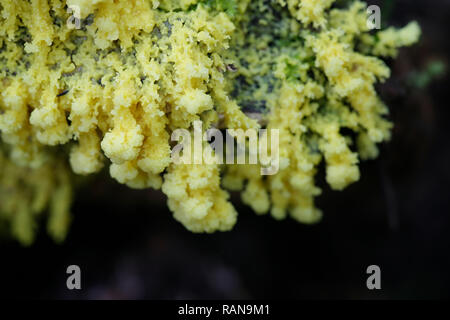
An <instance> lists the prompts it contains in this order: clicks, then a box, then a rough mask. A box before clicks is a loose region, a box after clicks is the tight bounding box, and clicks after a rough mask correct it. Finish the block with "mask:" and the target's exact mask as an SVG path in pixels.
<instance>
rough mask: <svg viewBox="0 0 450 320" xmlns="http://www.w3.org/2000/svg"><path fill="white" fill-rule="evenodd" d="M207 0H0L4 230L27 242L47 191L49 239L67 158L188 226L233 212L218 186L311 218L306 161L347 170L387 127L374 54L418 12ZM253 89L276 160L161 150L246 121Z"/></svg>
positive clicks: (215, 224) (60, 231) (397, 37)
mask: <svg viewBox="0 0 450 320" xmlns="http://www.w3.org/2000/svg"><path fill="white" fill-rule="evenodd" d="M223 1H224V0H222V1H220V0H207V1H198V0H160V1H157V0H115V1H113V0H95V1H92V0H67V1H62V0H30V1H25V0H14V1H12V0H0V26H1V28H0V131H1V140H0V151H1V153H0V221H2V223H5V224H7V225H10V226H11V230H13V233H14V235H15V236H17V237H18V238H19V240H21V241H22V242H24V243H31V242H32V239H33V234H34V232H33V230H34V220H35V218H36V216H37V214H39V213H40V212H45V209H46V208H48V207H49V208H50V209H51V210H50V219H49V230H50V231H51V233H52V235H54V236H55V238H56V239H59V240H62V239H63V238H64V235H65V233H66V229H67V226H68V222H69V220H70V218H69V207H70V201H71V188H72V187H71V186H72V184H73V182H72V178H71V177H72V172H73V173H75V174H77V175H88V174H93V173H96V172H99V171H100V170H101V169H102V168H103V167H104V166H105V165H106V166H108V167H109V172H110V175H111V176H112V177H113V178H114V179H116V180H117V181H119V182H120V183H123V184H126V185H128V186H130V187H132V188H155V189H160V188H162V191H163V192H164V193H165V194H166V195H167V196H168V205H169V208H170V209H171V210H172V211H173V212H174V217H175V218H176V219H177V220H179V221H180V222H182V223H183V224H184V225H185V226H186V228H187V229H189V230H191V231H193V232H214V231H217V230H221V231H225V230H230V229H231V228H232V227H233V225H234V224H235V222H236V217H237V212H236V211H235V209H234V207H233V205H232V204H231V203H230V202H229V201H228V198H229V195H228V193H227V191H225V190H224V189H228V190H240V191H242V199H243V201H244V202H245V203H246V204H248V205H250V206H251V207H252V208H253V209H254V210H255V212H257V213H259V214H264V213H268V212H271V214H272V215H273V216H274V217H275V218H277V219H281V218H284V217H286V216H287V215H288V214H290V215H291V216H292V217H293V218H295V219H297V220H298V221H300V222H304V223H313V222H316V221H317V220H318V219H319V218H320V216H321V213H320V211H319V210H318V209H317V208H316V207H315V205H314V198H315V197H316V196H318V195H319V194H320V192H321V191H320V189H319V188H317V187H316V186H315V181H314V180H315V179H314V177H315V175H316V173H317V167H318V165H319V163H320V162H321V161H325V163H326V179H327V181H328V183H329V184H330V186H331V187H332V188H333V189H337V190H342V189H343V188H345V187H346V186H347V185H349V184H350V183H353V182H355V181H357V180H358V179H359V176H360V172H359V169H358V162H359V160H360V159H361V158H362V159H367V158H374V157H376V156H377V154H378V150H377V147H376V144H377V143H380V142H382V141H385V140H387V139H389V136H390V129H391V127H392V125H391V123H390V122H388V121H387V120H386V119H385V118H384V116H385V115H386V114H387V113H388V109H387V107H386V106H385V105H384V104H383V102H382V101H381V100H380V99H379V97H378V96H377V94H376V91H375V89H374V84H375V83H376V82H377V81H383V80H385V79H386V78H387V77H389V73H390V72H389V69H388V67H387V66H386V65H385V63H384V62H383V61H382V60H380V59H379V58H377V57H376V56H379V57H383V56H390V57H393V56H395V55H396V53H397V47H399V46H403V45H411V44H413V43H414V42H416V41H417V40H418V38H419V35H420V29H419V27H418V25H417V24H416V23H412V24H410V25H408V26H407V27H405V28H404V29H401V30H395V29H386V30H384V31H380V32H378V33H369V30H368V29H367V26H366V20H367V16H366V12H365V5H364V4H363V3H361V2H357V1H355V2H353V3H352V4H351V5H350V6H349V7H347V8H343V9H338V8H335V7H333V3H334V1H333V0H318V1H312V0H301V1H300V0H273V1H262V0H252V1H250V0H245V1H230V2H228V3H225V4H224V3H223ZM225 2H226V1H225ZM220 3H222V5H220ZM67 6H69V7H71V8H73V7H74V6H75V7H78V8H80V15H81V16H80V18H81V21H80V26H81V29H79V30H76V29H75V30H74V29H71V28H69V27H68V25H67V21H68V20H69V19H70V16H71V14H72V13H68V12H67ZM229 8H231V9H232V10H231V9H229ZM225 9H226V10H225ZM357 44H358V45H357ZM231 65H232V66H233V68H229V66H231ZM235 69H236V70H235ZM230 70H233V71H230ZM255 103H260V104H263V105H264V106H263V107H260V108H259V109H258V110H257V112H259V113H260V114H261V115H262V117H263V118H264V119H265V122H266V123H267V128H268V129H270V128H276V129H279V130H280V152H281V167H280V172H279V173H278V174H276V175H274V176H271V177H263V176H261V175H260V174H259V172H260V170H259V167H258V166H256V165H255V166H242V165H227V166H219V165H175V164H171V160H170V152H171V145H170V136H171V133H172V132H173V130H175V129H178V128H185V129H192V123H193V122H194V121H196V120H202V121H203V123H204V126H205V129H207V128H209V127H211V126H213V125H215V124H217V123H219V122H220V123H221V124H222V127H223V128H242V129H247V128H259V127H260V125H259V124H258V122H257V121H256V120H253V119H251V118H249V117H248V116H247V115H246V111H245V106H249V105H255ZM219 120H220V121H219ZM342 128H348V129H351V130H352V131H354V132H355V133H356V136H357V139H356V141H355V143H356V144H357V149H358V150H359V151H358V153H357V152H353V151H352V150H351V148H350V146H351V145H352V143H354V141H352V139H351V138H350V137H347V136H344V135H342V134H341V129H342ZM23 186H25V187H23Z"/></svg>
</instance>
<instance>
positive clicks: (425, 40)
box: [0, 0, 450, 299]
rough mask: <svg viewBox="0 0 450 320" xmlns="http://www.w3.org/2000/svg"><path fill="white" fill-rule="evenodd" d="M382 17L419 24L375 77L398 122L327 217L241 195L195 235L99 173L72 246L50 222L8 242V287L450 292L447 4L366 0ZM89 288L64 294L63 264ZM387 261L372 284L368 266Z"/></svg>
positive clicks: (3, 280)
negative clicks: (302, 215) (232, 211)
mask: <svg viewBox="0 0 450 320" xmlns="http://www.w3.org/2000/svg"><path fill="white" fill-rule="evenodd" d="M370 4H378V5H380V6H381V9H382V13H383V14H384V16H383V18H384V19H385V22H387V23H389V24H390V25H394V26H403V25H405V24H406V23H407V22H409V21H410V20H418V21H419V23H420V25H421V27H422V29H423V37H422V41H421V44H420V45H417V46H415V47H413V48H409V49H404V50H402V52H401V54H400V56H399V58H398V59H397V60H395V61H388V63H389V64H390V65H391V67H392V70H393V76H392V78H391V79H390V80H389V81H388V82H387V83H385V84H383V85H380V86H379V88H378V89H379V92H380V94H381V95H382V97H383V99H384V100H385V102H386V103H387V104H388V105H389V106H390V109H391V118H392V120H393V121H394V123H395V129H394V136H393V140H392V142H391V143H389V144H386V145H384V146H383V147H382V152H381V155H380V157H379V159H378V160H376V161H371V162H366V163H363V164H362V166H361V172H362V178H361V181H360V182H359V183H356V184H354V185H353V186H351V187H350V188H348V189H346V190H345V191H343V192H334V191H331V190H330V189H329V188H328V187H327V186H326V185H325V184H324V183H323V180H324V178H323V174H322V176H321V177H320V179H321V182H320V184H321V186H323V189H324V192H323V195H322V196H321V197H319V199H318V206H319V207H320V208H321V209H323V211H324V219H323V221H322V222H321V223H320V224H318V225H315V226H304V225H301V224H298V223H296V222H295V221H293V220H291V219H287V220H285V221H282V222H277V221H275V220H274V219H272V218H271V217H270V216H262V217H258V216H256V215H255V214H254V213H253V212H251V210H249V209H248V208H247V207H245V206H243V205H242V204H240V201H239V196H238V195H233V198H234V200H235V201H234V202H235V203H236V208H237V210H238V212H239V219H238V223H237V225H236V227H235V228H234V230H233V231H231V232H228V233H220V234H219V233H217V234H213V235H196V234H192V233H190V232H188V231H186V230H185V229H184V227H182V226H181V225H180V224H179V223H178V222H176V221H175V220H174V219H173V218H172V216H171V213H170V211H169V210H168V209H167V207H166V205H165V199H164V198H163V197H162V195H161V193H160V192H157V191H132V190H130V189H128V188H126V187H124V186H121V185H119V184H117V183H115V182H113V181H111V179H109V178H108V179H106V178H105V176H99V177H97V178H95V180H94V181H93V182H92V184H90V185H89V187H87V188H84V189H83V190H80V191H79V193H78V194H77V197H76V201H75V203H74V206H73V213H74V222H73V225H72V228H71V231H70V233H69V236H68V238H67V240H66V242H65V243H64V244H63V245H57V244H54V243H53V242H52V241H51V240H50V239H49V238H48V237H47V235H46V233H45V230H44V228H42V230H40V235H39V237H38V239H37V241H36V243H35V245H34V246H32V247H30V248H23V247H21V246H20V245H19V244H17V243H15V242H5V241H4V240H3V242H2V243H1V244H0V295H1V296H2V297H8V298H44V299H46V298H59V299H108V298H112V299H140V298H146V299H154V298H156V299H173V298H177V299H183V298H184V299H191V298H202V299H221V298H227V299H239V298H307V299H311V298H312V299H315V298H319V299H414V298H421V299H422V298H424V299H432V298H449V297H450V192H449V191H450V168H449V167H448V165H449V164H450V148H449V147H450V141H449V139H450V125H449V124H450V118H449V113H450V112H449V109H448V99H447V98H448V92H449V90H450V88H449V78H448V72H447V70H448V59H449V55H448V53H449V42H448V30H450V24H449V20H450V1H449V0H432V1H410V0H387V1H370ZM71 264H76V265H79V266H80V267H81V270H82V290H80V291H69V290H67V289H66V277H67V275H66V268H67V266H69V265H71ZM372 264H375V265H379V266H380V268H381V281H382V289H381V290H375V291H369V290H368V289H367V287H366V279H367V277H368V275H367V274H366V268H367V267H368V266H369V265H372Z"/></svg>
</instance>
